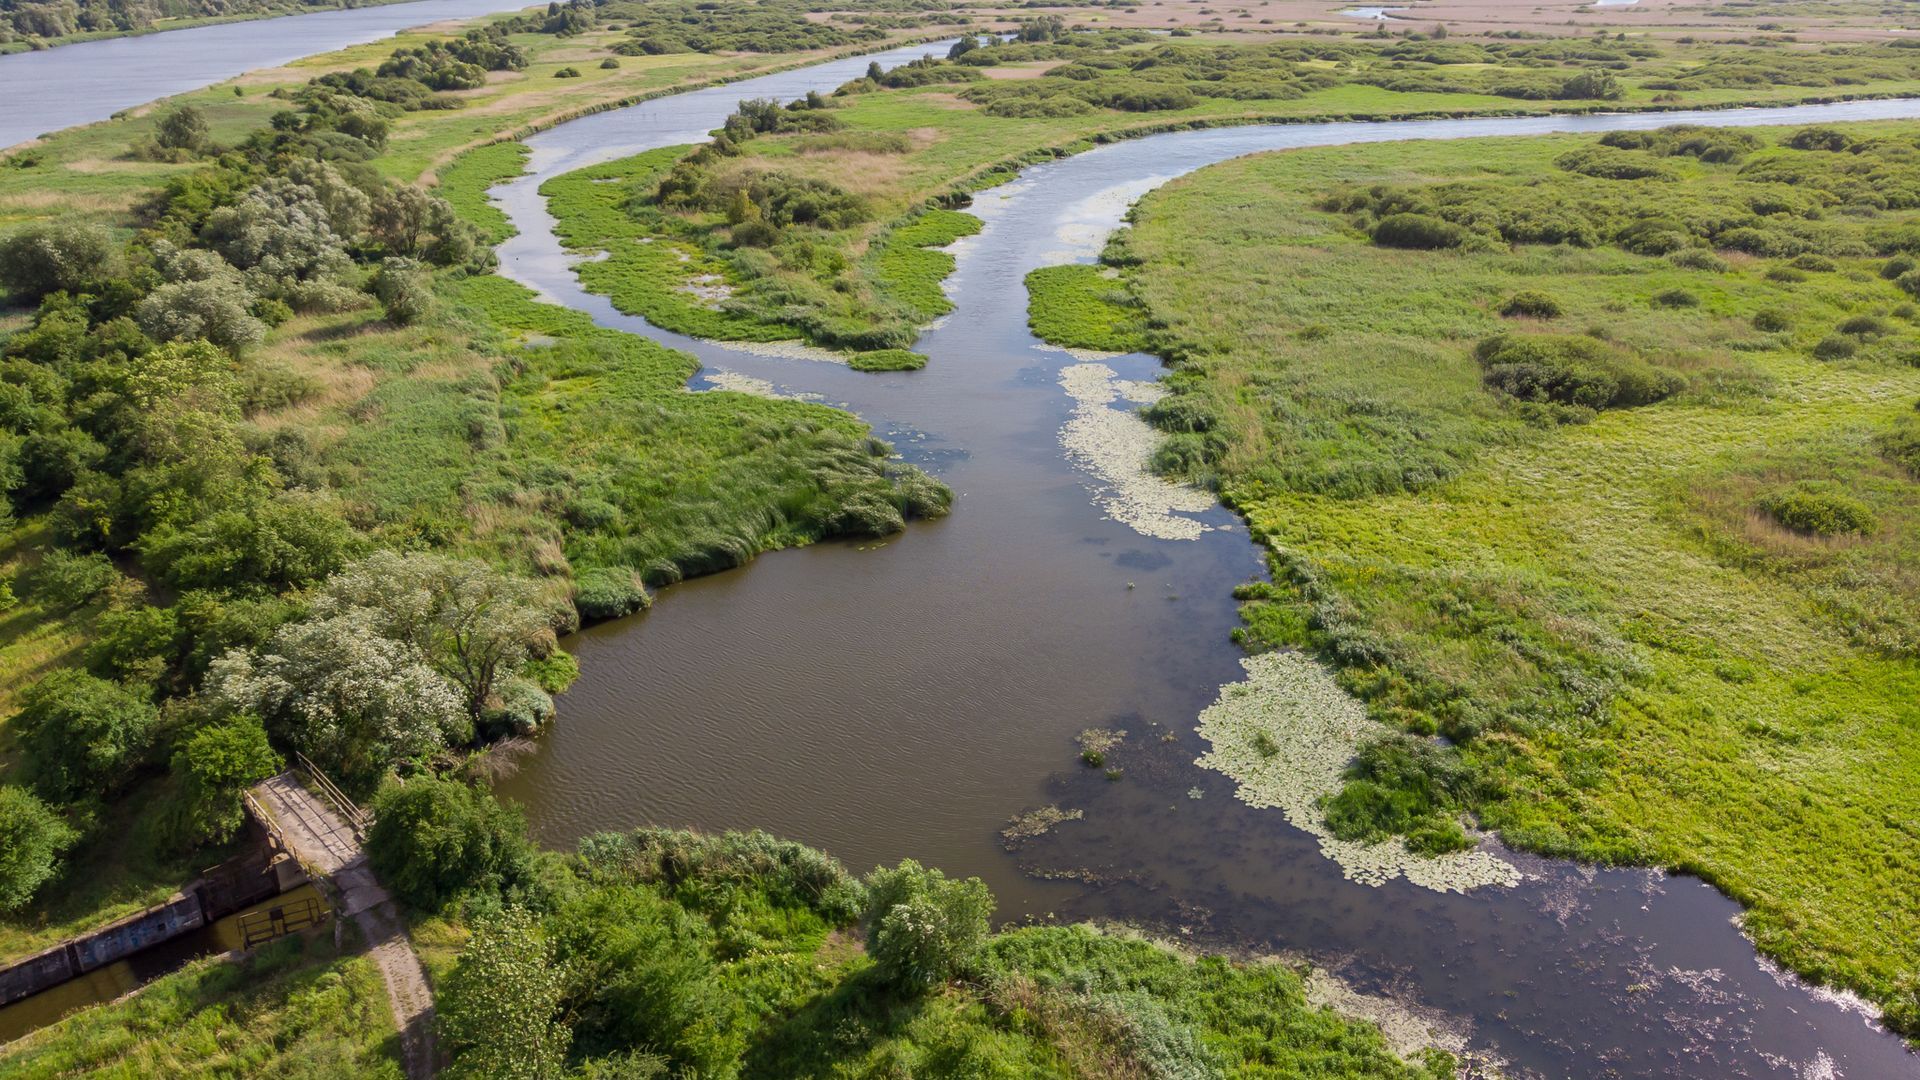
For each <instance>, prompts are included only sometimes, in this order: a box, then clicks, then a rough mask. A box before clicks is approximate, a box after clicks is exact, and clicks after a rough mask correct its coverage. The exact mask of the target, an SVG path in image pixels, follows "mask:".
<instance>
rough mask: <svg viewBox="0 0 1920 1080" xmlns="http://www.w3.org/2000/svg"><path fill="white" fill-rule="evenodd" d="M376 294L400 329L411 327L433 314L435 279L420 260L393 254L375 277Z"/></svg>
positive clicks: (382, 262)
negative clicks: (401, 327)
mask: <svg viewBox="0 0 1920 1080" xmlns="http://www.w3.org/2000/svg"><path fill="white" fill-rule="evenodd" d="M371 289H372V291H373V295H374V296H375V297H376V298H377V299H379V301H380V306H381V308H382V309H384V310H385V311H386V313H387V320H388V321H389V322H392V323H394V324H395V325H397V326H411V325H413V324H414V323H417V322H419V321H420V320H421V319H424V318H426V317H427V316H428V315H429V314H430V313H432V311H433V276H432V274H431V272H430V271H428V269H427V267H426V265H425V264H424V263H421V262H420V261H419V260H417V259H409V258H406V257H405V256H401V255H391V256H388V257H387V258H385V259H382V260H380V269H378V270H376V271H375V272H374V275H373V282H372V284H371Z"/></svg>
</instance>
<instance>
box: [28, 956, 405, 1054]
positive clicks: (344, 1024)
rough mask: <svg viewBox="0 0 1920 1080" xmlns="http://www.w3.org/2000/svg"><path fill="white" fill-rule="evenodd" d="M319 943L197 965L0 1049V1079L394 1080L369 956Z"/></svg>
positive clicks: (386, 1016) (388, 1029)
mask: <svg viewBox="0 0 1920 1080" xmlns="http://www.w3.org/2000/svg"><path fill="white" fill-rule="evenodd" d="M351 944H352V943H351V941H349V946H350V947H349V948H348V949H346V950H336V949H335V948H334V946H333V942H332V940H331V936H330V934H326V933H322V934H319V935H310V936H303V937H296V938H291V939H287V940H283V941H279V942H275V943H274V944H271V945H268V946H265V947H264V948H262V949H260V950H258V951H257V952H254V953H252V954H250V955H248V956H247V957H245V958H243V959H239V960H229V959H226V958H223V957H216V958H209V959H205V960H197V961H195V962H193V963H192V964H190V965H188V966H187V967H186V968H185V969H183V970H181V971H178V972H175V973H174V974H171V975H167V976H163V977H162V978H160V979H157V980H155V981H154V982H153V983H151V984H149V985H148V986H147V987H146V988H145V989H143V990H142V991H140V993H139V994H137V995H135V996H133V997H130V998H128V999H126V1000H124V1001H119V1002H115V1003H113V1004H109V1005H102V1006H100V1007H98V1008H94V1009H89V1010H87V1011H85V1012H82V1013H79V1014H76V1015H74V1016H72V1017H69V1018H68V1019H66V1020H64V1021H62V1022H60V1023H58V1024H55V1025H53V1026H51V1027H47V1028H43V1029H41V1030H40V1031H38V1032H35V1033H33V1034H32V1035H29V1036H27V1037H25V1038H23V1039H20V1040H18V1041H16V1042H13V1043H9V1044H7V1046H6V1047H5V1048H4V1049H3V1050H0V1077H6V1078H8V1080H34V1078H40V1077H65V1076H81V1075H85V1076H115V1077H138V1076H178V1077H234V1076H314V1077H321V1076H334V1077H338V1076H354V1077H368V1078H383V1080H384V1078H394V1080H398V1078H399V1077H400V1076H401V1075H402V1073H401V1069H400V1064H399V1053H398V1050H397V1049H396V1047H397V1044H398V1043H399V1033H398V1032H396V1031H395V1030H394V1026H393V1013H392V1011H391V1010H390V1009H389V1007H388V1005H387V992H386V988H385V987H384V986H382V985H381V982H380V974H379V972H378V971H377V970H376V969H375V967H374V963H373V961H372V959H370V958H368V957H366V956H364V955H355V951H354V950H353V949H352V948H351Z"/></svg>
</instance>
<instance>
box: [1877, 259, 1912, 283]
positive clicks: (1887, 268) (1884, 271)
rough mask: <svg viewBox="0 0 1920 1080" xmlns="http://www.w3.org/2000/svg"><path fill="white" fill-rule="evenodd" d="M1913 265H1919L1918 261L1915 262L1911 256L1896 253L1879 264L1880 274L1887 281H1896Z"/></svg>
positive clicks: (1910, 269)
mask: <svg viewBox="0 0 1920 1080" xmlns="http://www.w3.org/2000/svg"><path fill="white" fill-rule="evenodd" d="M1915 266H1920V263H1915V262H1914V261H1913V257H1912V256H1910V255H1896V256H1894V257H1893V258H1891V259H1888V260H1887V261H1886V262H1885V263H1884V264H1882V265H1881V267H1880V276H1881V277H1883V278H1885V279H1887V280H1888V281H1897V280H1899V279H1900V278H1901V277H1902V276H1904V275H1905V274H1907V273H1909V272H1910V271H1912V270H1913V269H1914V268H1915Z"/></svg>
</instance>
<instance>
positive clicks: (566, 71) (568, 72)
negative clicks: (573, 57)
mask: <svg viewBox="0 0 1920 1080" xmlns="http://www.w3.org/2000/svg"><path fill="white" fill-rule="evenodd" d="M553 77H554V78H556V79H577V78H579V77H580V69H579V68H577V67H563V68H561V69H560V70H559V71H556V72H554V73H553Z"/></svg>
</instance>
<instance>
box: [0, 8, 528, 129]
mask: <svg viewBox="0 0 1920 1080" xmlns="http://www.w3.org/2000/svg"><path fill="white" fill-rule="evenodd" d="M526 6H527V0H414V2H412V3H405V4H387V5H384V6H380V7H366V8H348V9H343V10H340V11H316V12H313V13H311V14H307V15H283V16H280V17H278V18H273V19H254V20H251V21H248V22H235V23H222V24H220V25H217V26H197V27H189V28H186V29H182V30H165V31H162V32H160V33H157V34H142V35H139V36H137V37H121V38H108V39H105V40H103V41H83V42H80V43H78V44H74V45H62V46H60V47H58V48H54V49H45V50H42V51H40V52H24V53H12V54H9V55H6V56H0V102H4V103H5V105H4V107H0V147H6V146H13V145H15V144H17V143H23V142H26V141H27V140H28V139H32V138H36V137H38V136H39V135H41V134H44V133H46V132H52V131H59V130H61V129H62V128H70V127H73V126H74V125H76V124H91V123H93V122H94V121H96V120H105V119H107V118H108V117H110V116H112V115H113V114H114V113H116V112H118V111H120V110H121V109H127V108H132V107H133V106H135V105H145V104H146V103H147V102H149V101H153V100H155V99H158V98H163V97H168V96H170V95H173V94H180V93H185V92H186V91H188V90H197V89H199V88H200V87H202V86H211V85H213V84H214V83H217V82H219V81H221V80H222V79H231V78H233V77H234V76H235V75H240V74H243V73H245V72H248V71H255V70H258V69H260V68H269V67H278V66H279V65H281V64H285V63H289V62H291V61H294V60H298V59H300V58H301V57H303V56H313V55H316V54H318V53H324V52H332V51H334V50H335V49H344V48H346V47H347V46H349V45H361V44H365V43H366V42H369V41H377V40H379V39H380V38H383V37H386V36H387V35H389V34H394V33H398V32H399V31H401V30H406V29H409V28H411V27H415V26H424V25H426V24H428V23H434V22H440V21H442V20H445V19H471V18H473V17H474V16H476V15H491V14H493V13H495V12H499V11H513V10H516V9H518V8H522V7H526Z"/></svg>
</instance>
